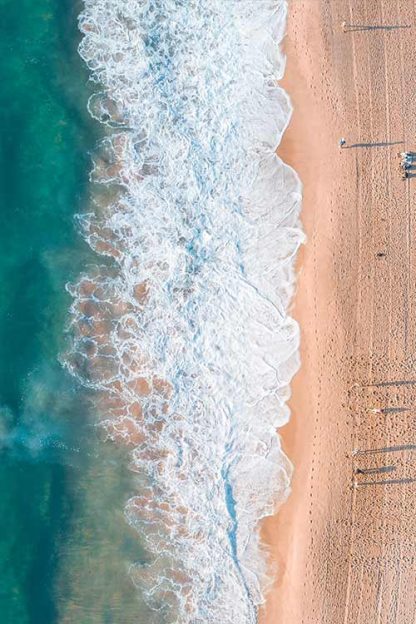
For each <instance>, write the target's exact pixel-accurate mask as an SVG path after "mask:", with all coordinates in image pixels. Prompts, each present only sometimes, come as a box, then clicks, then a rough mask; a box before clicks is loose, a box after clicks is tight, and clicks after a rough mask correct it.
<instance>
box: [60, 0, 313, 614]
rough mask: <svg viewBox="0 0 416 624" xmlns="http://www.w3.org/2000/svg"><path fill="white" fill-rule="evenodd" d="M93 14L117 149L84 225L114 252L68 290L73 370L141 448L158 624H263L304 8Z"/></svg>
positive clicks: (87, 26)
mask: <svg viewBox="0 0 416 624" xmlns="http://www.w3.org/2000/svg"><path fill="white" fill-rule="evenodd" d="M84 4H85V8H84V11H83V13H82V14H81V16H80V20H79V24H80V29H81V31H82V33H83V40H82V42H81V44H80V49H79V51H80V54H81V56H82V58H83V59H84V60H85V62H86V63H87V65H88V67H89V68H90V70H91V76H92V80H93V81H94V82H95V83H96V84H97V89H96V93H95V94H94V95H93V96H92V97H91V98H90V101H89V110H90V113H91V115H92V116H93V117H94V118H95V119H97V120H99V121H100V122H101V123H102V124H103V134H104V138H103V140H102V142H101V144H100V145H99V147H98V148H97V150H96V152H95V155H94V166H93V170H92V173H91V191H92V192H91V204H90V208H89V210H88V211H87V212H85V213H83V214H81V215H79V217H78V220H79V223H80V225H81V227H82V229H83V232H84V235H85V237H86V240H87V241H88V243H89V245H90V246H91V247H92V248H93V249H94V250H96V251H97V253H98V254H99V257H98V256H97V264H96V266H94V267H90V268H89V269H88V272H86V273H85V274H84V275H82V276H80V278H79V281H78V282H77V283H76V284H72V285H68V290H69V291H70V293H71V294H72V295H73V304H72V307H71V323H70V333H71V336H72V341H71V347H70V349H69V351H68V353H67V354H66V355H65V364H66V365H67V367H68V368H69V369H70V370H71V372H72V373H73V374H74V375H76V376H77V377H78V378H79V379H80V380H81V381H82V382H83V383H84V384H85V385H86V386H88V387H90V388H92V389H94V391H95V397H96V406H97V412H98V415H99V421H100V425H101V427H102V428H103V430H104V431H105V434H106V436H107V437H108V438H109V439H112V440H114V441H116V442H117V443H119V444H125V445H128V446H129V447H130V449H131V470H133V471H135V472H136V473H137V483H138V489H137V495H136V496H134V497H133V498H131V499H130V500H129V501H128V502H127V505H126V509H125V515H126V518H127V521H128V522H129V523H130V524H131V525H132V526H134V527H135V528H136V529H137V531H138V532H139V534H140V536H141V538H142V540H143V541H144V543H145V545H146V547H147V549H148V551H149V553H150V554H151V556H150V560H149V562H148V563H147V564H146V565H139V564H134V565H132V567H131V570H130V572H131V577H132V579H133V581H134V583H135V584H136V585H137V587H138V588H139V590H140V592H141V594H142V596H143V597H144V599H145V600H146V602H147V604H148V605H149V607H150V608H151V609H152V613H153V614H154V620H153V621H154V622H158V623H160V622H169V623H173V622H175V623H180V624H186V623H188V624H191V623H192V624H209V623H212V624H214V623H215V624H219V623H221V624H227V623H228V624H235V623H236V622H238V623H239V624H243V623H254V622H256V621H257V611H258V605H259V604H261V603H262V601H263V596H264V592H265V590H266V589H267V586H268V582H269V574H268V568H267V563H266V556H265V551H264V547H262V544H261V540H260V536H259V520H260V519H261V518H262V517H264V516H266V515H269V514H272V513H273V511H274V510H275V508H276V505H277V503H278V502H279V501H282V500H283V499H284V498H285V497H286V495H287V493H288V489H289V484H290V477H291V465H290V462H289V461H288V460H287V458H286V457H285V455H284V454H283V453H282V451H281V447H280V441H279V438H278V436H277V435H276V428H278V427H280V426H282V425H283V424H285V423H286V422H287V420H288V417H289V413H288V408H287V405H286V401H287V399H288V397H289V394H290V388H289V383H290V380H291V378H292V376H293V374H294V372H295V371H296V369H297V368H298V365H299V354H298V346H299V330H298V326H297V324H296V322H295V321H294V320H293V319H292V318H290V316H289V315H288V307H289V305H290V302H291V299H292V295H293V290H294V278H295V274H294V259H295V255H296V252H297V249H298V247H299V245H300V244H301V242H302V240H303V234H302V231H301V228H300V223H299V211H300V201H301V188H300V183H299V180H298V177H297V175H296V174H295V172H294V171H293V170H292V169H291V168H290V167H288V166H287V165H285V164H284V163H283V162H282V161H281V160H280V159H279V158H278V157H277V156H276V154H275V150H276V147H277V146H278V144H279V142H280V139H281V136H282V133H283V132H284V130H285V128H286V126H287V124H288V121H289V118H290V114H291V106H290V102H289V100H288V97H287V95H286V93H285V92H284V91H283V90H282V89H281V88H280V87H279V86H278V85H277V81H278V80H279V79H280V78H281V77H282V75H283V71H284V57H283V56H282V53H281V51H280V50H279V47H278V43H279V42H280V40H281V39H282V36H283V34H284V28H285V22H286V10H287V7H286V1H285V0H226V1H224V0H85V2H84ZM98 258H99V260H98Z"/></svg>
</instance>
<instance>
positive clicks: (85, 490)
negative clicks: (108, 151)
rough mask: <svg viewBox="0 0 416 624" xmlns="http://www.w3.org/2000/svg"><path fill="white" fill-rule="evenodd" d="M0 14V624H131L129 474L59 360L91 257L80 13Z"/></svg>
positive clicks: (134, 607)
mask: <svg viewBox="0 0 416 624" xmlns="http://www.w3.org/2000/svg"><path fill="white" fill-rule="evenodd" d="M0 9H1V14H2V18H3V19H2V20H1V22H0V47H1V54H0V106H1V115H0V125H1V135H2V142H1V168H0V171H1V174H0V198H1V209H0V220H1V227H0V459H1V461H0V492H1V496H0V536H1V539H0V622H1V623H2V624H52V623H53V624H55V623H58V622H71V624H72V623H74V622H77V623H78V622H82V623H88V624H90V623H91V624H93V623H94V624H95V623H100V624H101V623H102V622H117V623H119V622H121V621H122V622H123V623H124V622H127V623H128V622H137V615H138V613H139V612H140V611H138V609H140V603H139V602H138V600H137V595H136V592H135V591H134V587H133V585H132V583H131V581H129V579H128V577H127V572H126V570H127V567H128V564H129V562H130V561H131V560H132V559H133V560H141V559H142V558H143V551H142V549H141V548H140V545H139V544H138V542H137V539H136V536H134V537H135V539H134V540H133V537H132V531H131V530H130V529H129V527H128V525H127V524H126V523H125V522H124V521H123V518H122V511H120V510H122V507H123V504H124V501H125V500H126V499H127V498H128V497H129V496H131V493H132V492H133V491H135V487H134V484H133V482H132V477H133V475H132V474H131V473H129V472H128V471H127V467H126V465H127V462H126V461H125V458H123V457H121V456H120V450H118V449H116V448H114V447H108V448H107V447H104V446H103V445H102V443H101V442H100V441H99V438H98V436H97V434H96V432H95V429H94V428H93V426H92V424H93V423H94V422H95V415H94V410H92V409H91V403H90V398H89V396H88V393H87V392H86V391H85V390H83V389H82V388H81V387H80V386H79V385H78V384H77V383H76V382H75V380H74V378H73V377H71V376H70V375H69V374H68V373H67V372H66V371H65V370H64V369H63V367H62V365H61V364H60V363H59V355H60V354H61V353H62V352H63V351H65V340H66V339H65V327H66V324H67V320H68V308H69V306H70V302H71V299H70V297H69V295H68V294H67V293H66V291H65V284H66V282H67V281H68V280H71V279H76V276H77V275H78V274H79V272H80V271H81V270H82V269H83V268H85V266H87V265H88V263H89V262H91V260H92V258H93V255H92V253H91V252H90V250H89V249H88V247H87V245H85V243H84V242H83V240H82V238H81V237H80V236H79V233H78V232H77V230H76V227H75V221H74V213H75V212H78V211H80V210H82V209H83V207H84V206H85V204H86V201H87V190H88V169H89V167H90V156H89V153H88V152H89V150H91V149H92V148H93V146H94V144H95V142H96V129H95V128H94V125H93V124H92V123H91V120H90V118H89V116H88V114H87V111H86V104H87V100H88V96H89V94H90V92H91V91H90V89H89V87H88V86H87V81H88V76H87V72H86V71H85V69H84V66H83V64H82V62H81V59H80V58H79V56H78V53H77V43H78V41H79V38H80V36H79V32H78V30H77V15H78V14H79V11H80V10H81V7H80V5H79V4H77V3H76V2H75V3H74V2H72V1H70V0H24V1H23V2H14V1H12V0H1V2H0ZM91 571H93V574H92V573H91ZM109 579H111V582H110V581H109ZM74 604H76V615H74V612H75V611H74V609H75V607H74ZM92 604H93V606H92ZM121 614H122V616H121Z"/></svg>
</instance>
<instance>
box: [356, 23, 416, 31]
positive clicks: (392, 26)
mask: <svg viewBox="0 0 416 624" xmlns="http://www.w3.org/2000/svg"><path fill="white" fill-rule="evenodd" d="M402 28H412V25H411V24H386V25H384V24H376V25H374V26H369V25H368V24H346V25H345V26H344V32H359V31H365V30H400V29H402Z"/></svg>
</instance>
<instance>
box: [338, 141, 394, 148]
mask: <svg viewBox="0 0 416 624" xmlns="http://www.w3.org/2000/svg"><path fill="white" fill-rule="evenodd" d="M403 143H404V141H391V142H388V141H383V142H379V143H352V144H351V145H344V147H343V149H352V148H353V147H389V146H390V145H402V144H403Z"/></svg>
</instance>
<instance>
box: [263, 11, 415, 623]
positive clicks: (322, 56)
mask: <svg viewBox="0 0 416 624" xmlns="http://www.w3.org/2000/svg"><path fill="white" fill-rule="evenodd" d="M343 20H345V21H346V22H347V23H349V24H354V25H366V26H372V27H373V28H367V29H354V30H349V31H348V32H343V31H342V28H341V23H342V21H343ZM398 25H401V26H404V25H410V26H411V27H410V28H391V29H388V28H374V26H398ZM286 51H287V54H288V65H287V74H286V79H285V82H284V85H283V86H284V87H285V88H286V89H287V91H288V92H289V94H290V95H291V97H292V99H293V103H294V107H295V112H294V115H293V119H292V122H291V124H290V126H289V129H288V131H287V133H286V135H285V138H284V141H283V143H282V146H281V148H280V150H279V153H280V155H281V156H282V157H283V159H284V160H286V161H287V162H289V163H290V164H291V165H293V167H294V168H295V169H296V170H297V171H298V172H299V174H300V176H301V178H302V181H303V183H304V207H303V223H304V227H305V230H306V233H307V236H308V244H307V246H306V247H305V248H304V250H303V252H302V254H301V257H300V261H299V271H300V277H299V282H298V294H297V296H296V301H295V310H294V314H295V316H296V318H297V319H298V320H299V321H300V324H301V329H302V369H301V372H300V373H299V374H298V375H297V377H296V379H295V383H294V384H293V400H292V403H291V405H292V409H293V416H292V421H291V423H290V424H289V425H288V426H287V427H286V428H285V429H283V430H282V433H283V438H284V446H285V449H286V451H287V453H288V455H289V457H290V458H291V459H292V460H293V462H294V464H295V468H296V471H295V477H294V481H293V493H292V495H291V497H290V499H289V501H288V502H287V503H286V504H285V505H284V506H283V507H282V508H281V510H280V512H279V514H278V515H277V517H275V518H271V519H269V520H268V521H267V522H266V523H265V526H264V535H265V539H266V541H267V542H268V544H270V545H271V546H272V552H273V557H274V559H275V560H277V562H278V565H279V568H280V572H279V575H278V578H277V581H276V584H275V587H274V589H273V591H272V592H271V594H270V596H269V600H268V602H267V605H266V610H265V613H263V615H262V618H261V622H262V624H301V623H302V624H393V623H396V624H414V622H415V618H416V512H415V502H416V495H415V494H416V483H411V482H403V481H402V480H403V479H405V480H406V479H410V480H411V479H415V478H416V451H415V450H414V449H412V448H411V445H414V444H416V314H415V313H416V289H415V279H416V244H415V241H416V229H415V228H416V203H415V198H416V177H415V179H409V180H406V181H403V180H402V179H401V177H400V173H399V171H398V160H397V157H396V153H397V152H398V151H402V150H404V149H406V150H415V151H416V9H415V2H414V1H413V0H350V2H348V1H347V0H290V2H289V24H288V36H287V39H286ZM342 136H344V137H345V138H346V139H347V148H346V149H343V150H340V149H339V147H338V140H339V138H340V137H342ZM414 175H415V176H416V169H415V174H414ZM378 254H383V255H378ZM405 446H408V448H407V449H406V448H400V447H405ZM393 447H398V448H393ZM389 448H390V450H383V451H381V450H380V449H389ZM354 449H355V450H357V451H358V453H357V454H354V453H353V450H354ZM368 450H373V451H375V452H370V453H364V451H368ZM383 467H387V468H386V472H380V473H377V472H375V473H371V472H368V473H366V474H365V473H357V469H358V470H360V469H361V470H370V471H371V470H373V469H375V470H378V469H380V468H383ZM380 481H381V482H383V481H390V482H389V483H385V484H383V483H379V482H380ZM391 481H396V482H395V483H392V482H391ZM354 482H355V483H357V484H358V486H357V487H356V488H354V487H351V486H352V484H353V483H354Z"/></svg>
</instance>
